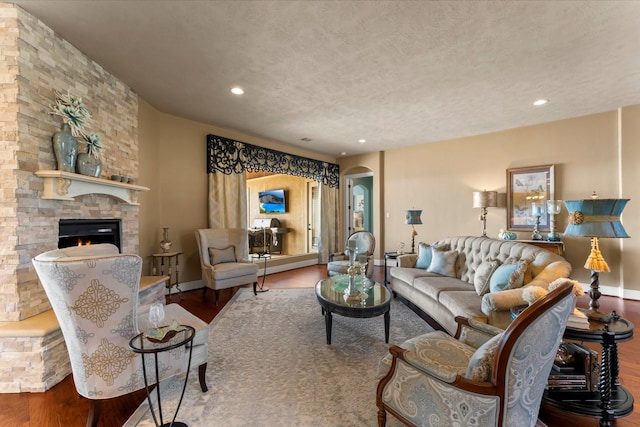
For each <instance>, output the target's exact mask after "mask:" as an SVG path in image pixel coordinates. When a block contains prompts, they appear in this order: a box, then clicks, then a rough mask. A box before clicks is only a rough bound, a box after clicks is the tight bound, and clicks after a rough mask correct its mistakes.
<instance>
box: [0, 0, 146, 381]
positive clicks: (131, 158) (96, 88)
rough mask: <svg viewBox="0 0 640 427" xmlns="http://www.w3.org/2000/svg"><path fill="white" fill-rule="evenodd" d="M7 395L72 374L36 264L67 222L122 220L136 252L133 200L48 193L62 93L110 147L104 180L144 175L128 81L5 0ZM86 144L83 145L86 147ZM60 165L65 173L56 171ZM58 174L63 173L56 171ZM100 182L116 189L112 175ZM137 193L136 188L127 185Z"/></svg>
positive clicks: (0, 333)
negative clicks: (84, 111)
mask: <svg viewBox="0 0 640 427" xmlns="http://www.w3.org/2000/svg"><path fill="white" fill-rule="evenodd" d="M0 28H3V31H2V32H0V44H1V45H2V46H3V49H2V50H1V51H0V70H1V71H0V72H1V73H2V81H3V85H2V86H3V92H2V93H3V95H2V97H0V111H2V112H3V114H2V115H1V116H0V128H1V129H2V132H0V140H1V141H2V145H3V147H5V148H3V150H2V153H1V154H0V182H1V183H2V197H0V230H1V235H2V239H1V240H0V393H17V392H24V391H31V392H36V391H44V390H47V389H49V388H50V387H52V386H53V385H55V384H57V383H58V382H60V381H61V380H62V379H64V378H65V377H66V376H67V375H69V373H70V372H71V370H70V366H69V361H68V357H67V354H66V348H65V345H64V340H63V338H62V335H61V333H60V330H59V327H58V325H57V320H56V318H55V315H54V314H53V312H52V310H51V306H50V304H49V301H48V299H47V296H46V294H45V293H44V290H43V288H42V286H41V285H40V283H39V281H38V277H37V275H36V273H35V270H34V269H33V266H32V264H31V259H33V258H34V257H35V256H36V255H37V254H39V253H42V252H45V251H48V250H51V249H55V248H57V247H58V244H59V237H58V232H59V225H60V222H61V220H74V221H86V220H100V221H102V220H107V221H117V222H118V224H119V231H118V233H119V235H120V242H119V245H120V247H121V250H122V252H131V253H138V213H139V208H138V206H137V203H135V200H134V201H133V203H127V202H123V201H122V200H121V198H117V197H114V196H113V195H109V193H108V192H107V194H105V193H102V192H100V191H94V192H87V193H82V194H73V195H72V197H67V198H66V199H64V200H63V199H56V198H48V197H45V196H44V194H46V191H45V181H46V179H45V178H43V177H41V176H39V175H37V174H36V173H38V172H39V171H50V170H54V169H55V167H56V166H55V165H56V163H55V159H54V156H53V150H52V143H51V138H52V135H53V134H54V133H55V132H56V131H57V130H58V129H59V128H60V126H61V122H60V120H59V117H57V116H53V115H51V114H49V105H51V104H52V103H53V102H54V100H55V93H54V91H55V90H57V91H59V92H67V91H70V92H72V93H74V94H75V95H77V96H80V97H82V99H83V102H84V103H85V105H87V107H88V108H89V109H90V111H91V112H92V113H93V118H94V124H93V125H92V129H91V130H92V131H95V132H98V133H99V134H100V135H101V137H102V140H103V142H104V145H105V150H104V152H103V156H102V165H103V172H102V177H107V176H110V175H112V174H114V175H124V176H130V177H134V178H137V177H138V119H137V118H138V98H137V96H136V94H135V93H134V92H133V91H132V90H131V89H130V88H128V87H127V86H125V85H124V84H123V83H122V82H121V81H120V80H118V79H117V78H115V77H114V76H113V75H111V74H110V73H109V72H108V71H107V70H105V69H103V68H102V67H101V66H100V65H99V64H97V63H96V62H94V61H92V60H91V59H90V58H88V57H86V56H85V55H84V54H82V52H80V51H79V50H78V49H76V48H75V47H74V46H72V45H70V44H69V43H68V42H66V41H65V40H64V39H62V38H60V37H59V36H58V35H57V34H55V33H54V32H53V31H52V30H51V29H50V28H48V27H47V26H46V25H45V24H44V23H42V22H41V21H39V20H38V19H36V18H34V17H33V16H31V15H29V14H28V13H26V12H25V11H23V10H22V9H20V8H19V7H17V6H15V5H13V4H8V3H0ZM81 151H82V148H81ZM55 172H58V171H55ZM51 179H54V180H55V179H58V180H59V179H62V178H60V177H58V178H51ZM96 182H97V183H98V184H99V185H103V186H105V187H109V186H111V187H113V184H112V183H111V182H110V181H108V180H106V179H99V180H97V181H96ZM123 188H124V189H125V190H127V191H128V190H129V188H128V187H122V185H120V188H119V189H118V190H121V189H123Z"/></svg>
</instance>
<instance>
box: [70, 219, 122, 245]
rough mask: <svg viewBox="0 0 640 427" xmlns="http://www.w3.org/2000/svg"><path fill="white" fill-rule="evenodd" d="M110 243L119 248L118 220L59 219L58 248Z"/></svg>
mask: <svg viewBox="0 0 640 427" xmlns="http://www.w3.org/2000/svg"><path fill="white" fill-rule="evenodd" d="M97 243H112V244H114V245H116V246H117V247H118V249H121V248H120V220H119V219H61V220H60V223H59V229H58V248H59V249H62V248H68V247H70V246H80V245H91V244H97Z"/></svg>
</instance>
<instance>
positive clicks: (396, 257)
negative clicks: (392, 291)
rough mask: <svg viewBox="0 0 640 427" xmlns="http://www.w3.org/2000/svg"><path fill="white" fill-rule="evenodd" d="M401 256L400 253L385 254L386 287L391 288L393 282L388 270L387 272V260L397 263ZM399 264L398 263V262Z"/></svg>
mask: <svg viewBox="0 0 640 427" xmlns="http://www.w3.org/2000/svg"><path fill="white" fill-rule="evenodd" d="M399 256H400V254H399V253H398V252H385V253H384V285H385V286H389V284H390V283H391V282H389V279H388V276H387V274H388V270H387V260H388V259H392V260H394V261H396V260H397V259H398V257H399ZM396 264H397V261H396Z"/></svg>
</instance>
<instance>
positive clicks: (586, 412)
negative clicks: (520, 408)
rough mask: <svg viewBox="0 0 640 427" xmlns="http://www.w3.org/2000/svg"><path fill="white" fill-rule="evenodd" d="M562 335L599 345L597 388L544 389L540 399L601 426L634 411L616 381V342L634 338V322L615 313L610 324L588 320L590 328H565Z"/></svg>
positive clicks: (630, 398) (631, 403)
mask: <svg viewBox="0 0 640 427" xmlns="http://www.w3.org/2000/svg"><path fill="white" fill-rule="evenodd" d="M563 337H564V338H565V339H568V340H573V341H586V342H594V343H600V344H601V345H602V353H601V358H600V379H599V385H598V391H597V392H589V391H565V390H547V391H546V392H545V394H544V398H543V402H544V403H546V404H549V405H551V406H554V407H556V408H559V409H561V410H564V411H567V412H571V413H574V414H578V415H583V416H588V417H594V418H600V426H601V427H608V426H610V425H611V422H612V421H613V420H615V419H616V418H620V417H624V416H626V415H629V414H630V413H631V412H633V395H631V393H630V392H629V390H627V389H626V388H625V387H624V386H622V385H621V384H620V383H619V382H618V375H619V372H620V366H619V364H618V342H622V341H628V340H630V339H631V338H632V337H633V324H632V323H631V322H629V321H628V320H625V319H623V318H621V317H619V316H617V315H615V313H614V317H613V320H612V321H611V322H610V323H601V322H598V321H592V320H590V321H589V329H579V328H573V327H567V328H566V330H565V333H564V336H563Z"/></svg>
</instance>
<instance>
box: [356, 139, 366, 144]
mask: <svg viewBox="0 0 640 427" xmlns="http://www.w3.org/2000/svg"><path fill="white" fill-rule="evenodd" d="M358 142H359V143H360V144H364V143H365V142H367V140H366V139H359V140H358Z"/></svg>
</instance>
